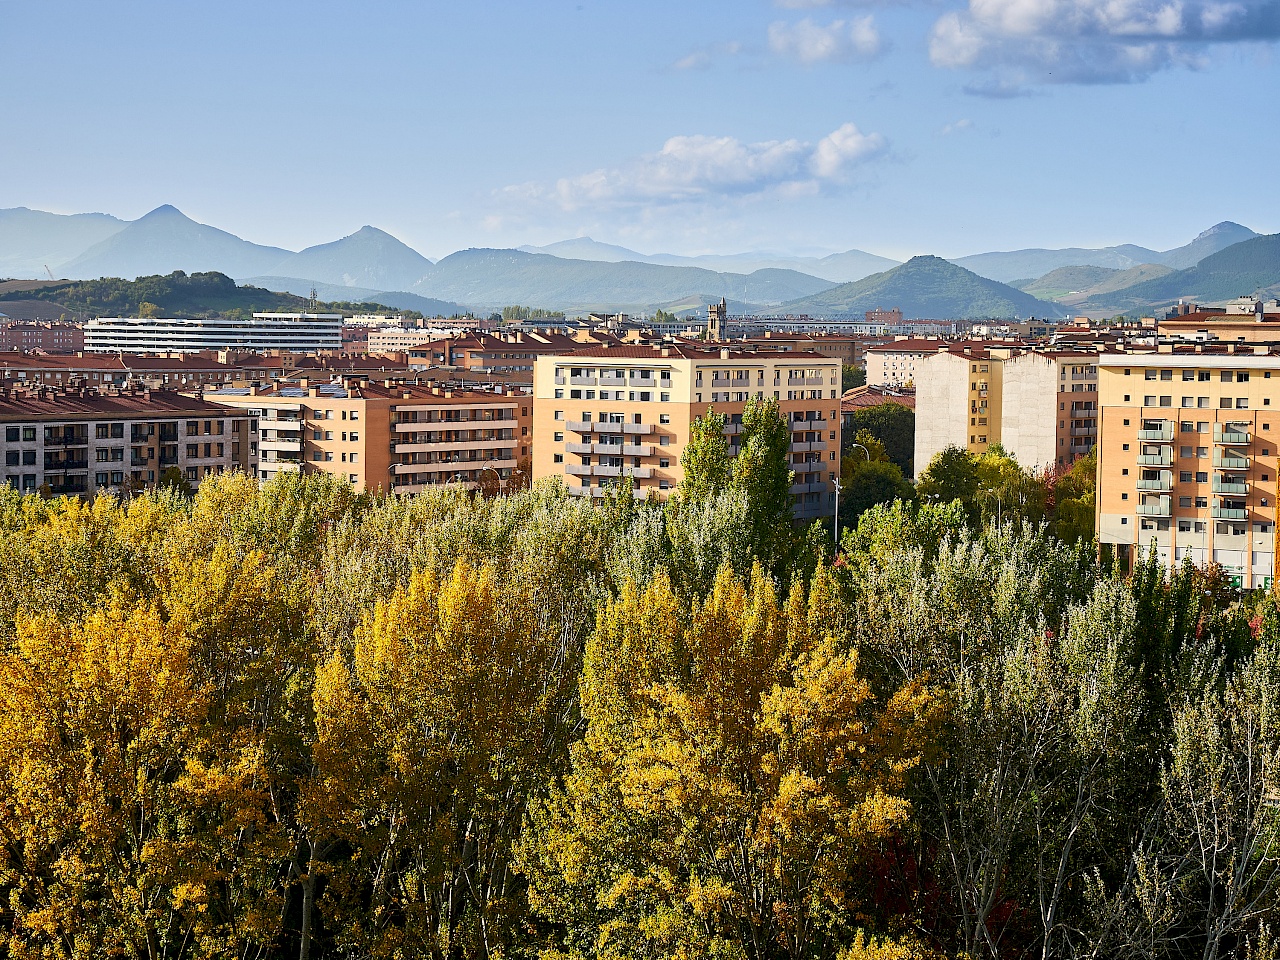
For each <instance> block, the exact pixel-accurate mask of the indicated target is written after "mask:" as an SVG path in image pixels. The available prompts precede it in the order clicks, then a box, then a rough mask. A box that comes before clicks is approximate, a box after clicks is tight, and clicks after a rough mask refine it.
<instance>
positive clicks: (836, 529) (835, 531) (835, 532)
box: [831, 443, 871, 553]
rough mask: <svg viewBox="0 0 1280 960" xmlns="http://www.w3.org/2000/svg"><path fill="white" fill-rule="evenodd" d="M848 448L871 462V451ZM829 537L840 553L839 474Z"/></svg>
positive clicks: (860, 448)
mask: <svg viewBox="0 0 1280 960" xmlns="http://www.w3.org/2000/svg"><path fill="white" fill-rule="evenodd" d="M849 446H850V447H857V448H858V449H859V450H861V451H862V452H863V453H864V454H866V455H867V463H870V462H871V451H870V450H868V449H867V448H866V447H864V446H863V445H862V444H860V443H851V444H849ZM831 535H832V538H833V539H834V540H835V546H836V552H837V553H838V552H839V551H840V473H839V471H837V472H836V516H835V522H833V523H832V524H831Z"/></svg>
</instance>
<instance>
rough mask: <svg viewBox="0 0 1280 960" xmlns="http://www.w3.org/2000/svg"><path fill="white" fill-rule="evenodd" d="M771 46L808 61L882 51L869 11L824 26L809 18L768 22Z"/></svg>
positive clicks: (860, 56) (866, 57)
mask: <svg viewBox="0 0 1280 960" xmlns="http://www.w3.org/2000/svg"><path fill="white" fill-rule="evenodd" d="M769 49H770V50H772V51H773V52H774V53H776V54H778V55H779V56H784V57H790V58H792V59H794V60H799V61H800V62H801V63H806V64H809V63H822V62H824V61H831V60H843V61H848V60H869V59H871V58H872V57H874V56H876V55H877V54H878V53H880V50H881V41H880V32H879V31H878V30H877V29H876V23H875V18H874V17H872V16H871V15H870V14H868V15H867V16H865V17H857V18H856V19H853V20H834V21H832V22H831V23H828V24H825V25H823V24H819V23H815V22H814V21H813V20H811V19H809V18H808V17H805V18H804V19H803V20H800V21H798V22H796V23H785V22H783V21H781V20H780V21H778V22H776V23H772V24H770V25H769Z"/></svg>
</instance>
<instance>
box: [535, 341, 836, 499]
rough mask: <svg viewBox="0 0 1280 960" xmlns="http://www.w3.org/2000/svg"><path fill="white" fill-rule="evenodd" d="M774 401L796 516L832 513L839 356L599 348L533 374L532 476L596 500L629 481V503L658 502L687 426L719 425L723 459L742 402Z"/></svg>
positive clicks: (545, 361) (676, 469)
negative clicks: (722, 425)
mask: <svg viewBox="0 0 1280 960" xmlns="http://www.w3.org/2000/svg"><path fill="white" fill-rule="evenodd" d="M769 397H772V398H776V399H777V400H778V402H779V406H780V408H781V410H782V413H783V415H784V416H785V417H786V418H787V421H788V423H789V424H790V425H791V431H792V432H791V439H792V442H791V447H790V457H791V469H792V471H793V472H794V474H795V478H794V481H793V485H792V488H791V492H792V495H793V497H794V498H795V512H796V516H797V518H813V517H821V516H829V515H831V514H833V513H834V511H835V479H836V476H837V474H838V471H839V468H840V464H839V460H840V360H839V359H838V358H833V357H827V356H823V355H821V354H818V353H810V352H803V351H795V352H779V353H773V352H753V351H746V350H734V349H731V348H727V347H726V348H723V349H705V348H702V347H695V346H691V345H685V344H668V345H661V344H654V345H651V346H642V345H616V346H615V345H608V346H606V345H600V346H596V347H591V348H586V349H582V350H577V351H575V352H573V353H571V354H565V355H560V356H544V357H539V358H538V359H537V361H536V363H535V366H534V418H533V427H534V429H533V435H534V445H533V475H534V477H535V478H539V477H552V476H554V477H560V478H562V479H563V480H564V482H565V483H566V484H567V485H568V487H569V490H570V491H571V492H572V493H575V494H578V495H581V496H602V495H603V493H604V490H605V488H606V487H607V486H608V484H609V483H610V482H612V481H614V480H616V479H617V478H619V477H622V476H630V477H632V479H633V480H634V483H635V495H636V496H637V497H645V496H648V495H649V494H650V493H651V492H652V493H655V494H656V495H657V496H659V497H666V496H668V495H669V493H670V492H671V491H672V490H674V489H675V488H676V486H678V485H679V483H680V480H681V478H682V476H683V473H682V471H681V467H680V456H681V454H682V453H683V452H684V446H685V444H686V443H687V442H688V440H689V430H690V426H691V424H692V423H693V421H694V420H695V419H697V418H698V417H700V416H702V415H703V414H705V413H707V412H708V411H709V410H712V409H714V410H715V411H716V412H717V413H720V414H723V415H725V416H726V417H727V418H728V421H729V422H728V425H727V427H726V433H727V434H728V436H729V438H730V444H731V448H730V449H731V451H732V452H734V453H736V451H737V448H736V445H734V440H735V438H736V437H737V436H738V435H739V434H740V433H741V430H742V427H741V422H742V412H743V409H744V408H745V406H746V403H747V401H748V400H751V399H764V398H769Z"/></svg>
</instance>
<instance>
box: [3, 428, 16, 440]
mask: <svg viewBox="0 0 1280 960" xmlns="http://www.w3.org/2000/svg"><path fill="white" fill-rule="evenodd" d="M4 438H5V440H6V441H7V442H9V443H17V442H18V428H17V427H5V429H4Z"/></svg>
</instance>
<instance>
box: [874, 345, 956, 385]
mask: <svg viewBox="0 0 1280 960" xmlns="http://www.w3.org/2000/svg"><path fill="white" fill-rule="evenodd" d="M946 349H947V341H945V340H939V339H938V338H936V337H927V338H920V337H898V338H896V339H894V340H892V341H891V342H889V343H882V344H879V345H878V346H874V347H870V348H868V349H867V352H866V357H867V384H868V385H869V386H873V387H889V386H895V387H901V386H909V385H914V384H915V382H916V368H917V365H918V364H919V363H920V362H921V361H922V360H924V359H926V358H927V357H931V356H933V355H934V354H936V353H937V352H938V351H939V350H946Z"/></svg>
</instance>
